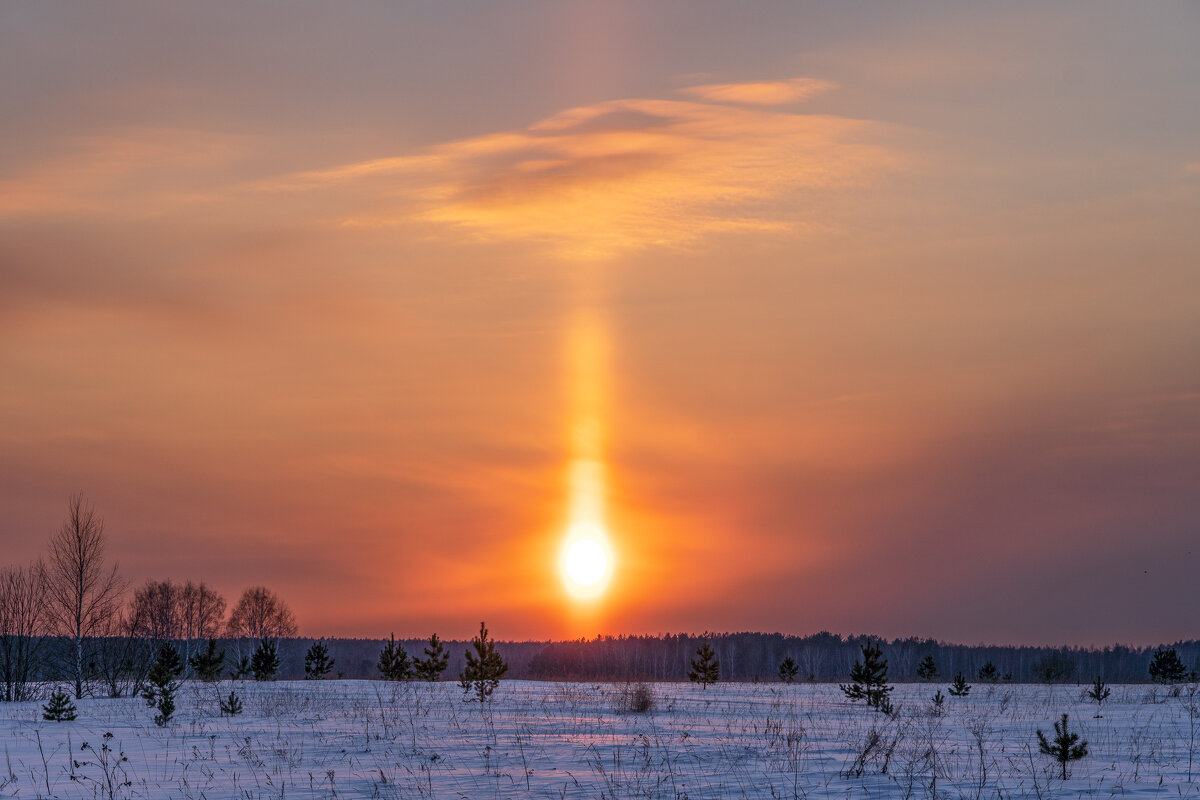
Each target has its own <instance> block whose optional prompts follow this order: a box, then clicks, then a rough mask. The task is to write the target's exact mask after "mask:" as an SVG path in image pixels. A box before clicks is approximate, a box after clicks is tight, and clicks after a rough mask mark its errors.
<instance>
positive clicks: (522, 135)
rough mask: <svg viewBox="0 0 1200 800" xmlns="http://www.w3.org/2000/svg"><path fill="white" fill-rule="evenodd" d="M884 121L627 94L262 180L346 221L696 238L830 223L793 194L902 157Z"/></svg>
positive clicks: (595, 243)
mask: <svg viewBox="0 0 1200 800" xmlns="http://www.w3.org/2000/svg"><path fill="white" fill-rule="evenodd" d="M787 83H789V84H790V82H787ZM799 90H800V89H798V88H796V89H793V91H799ZM883 130H884V129H883V126H881V125H879V124H877V123H873V122H869V121H862V120H854V119H846V118H843V117H836V116H822V115H799V114H790V113H781V112H777V111H766V110H761V109H755V108H738V107H731V106H727V105H718V104H714V103H699V102H690V101H689V102H681V101H671V100H659V99H629V100H616V101H612V102H606V103H600V104H596V105H592V106H586V107H581V108H573V109H570V110H567V111H563V112H561V113H559V114H556V115H554V116H551V117H549V118H547V119H544V120H542V121H540V122H537V123H535V124H533V125H530V126H528V127H527V128H525V129H523V130H516V131H503V132H498V133H493V134H487V135H483V136H478V137H473V138H470V139H463V140H459V141H454V142H448V143H445V144H441V145H436V146H433V147H430V148H428V149H426V150H425V151H423V152H420V153H416V154H412V155H407V156H400V157H388V158H381V159H375V160H370V161H364V162H361V163H354V164H346V165H342V166H339V167H337V168H334V169H330V170H324V171H317V172H305V173H297V174H293V175H288V176H284V177H282V178H280V179H277V180H272V181H270V182H267V183H265V184H260V185H259V189H261V190H267V191H281V190H286V191H289V192H290V191H295V190H304V189H308V190H311V191H322V192H329V193H330V196H331V197H332V196H338V197H342V198H344V199H345V200H346V203H345V205H344V207H343V209H342V213H341V215H340V216H339V220H340V222H341V224H343V225H348V226H368V227H380V226H389V225H403V224H408V223H410V222H411V221H412V220H413V219H418V220H421V221H426V222H437V223H442V224H445V225H448V226H453V227H455V228H459V229H461V230H466V231H469V232H470V233H471V234H472V235H473V236H475V237H480V238H486V239H522V240H535V241H542V242H546V243H548V244H549V245H550V246H552V247H553V248H554V249H555V250H556V251H558V252H559V253H560V254H564V255H570V256H576V257H594V256H603V255H609V254H612V253H614V252H619V251H623V250H629V249H637V248H643V247H647V246H652V245H659V246H668V247H686V246H688V245H689V244H691V243H693V242H694V241H695V240H696V239H697V237H699V236H701V235H704V234H707V233H713V232H721V231H764V230H768V231H794V230H797V229H802V228H805V227H808V226H820V225H822V224H824V222H825V221H824V220H821V219H815V218H811V217H805V216H804V215H798V214H796V213H795V210H794V209H792V208H790V207H789V205H788V204H787V202H786V200H787V199H788V197H789V196H791V195H795V194H797V193H801V192H805V191H817V190H825V189H833V188H839V187H846V186H853V185H862V184H864V183H867V182H869V181H871V180H872V179H873V178H874V177H876V176H877V175H878V174H879V173H880V172H881V171H883V170H887V169H891V168H895V167H897V166H898V165H900V164H901V163H902V161H903V159H902V157H901V156H900V154H899V153H898V152H897V151H895V150H893V149H890V148H889V147H887V146H885V145H884V144H882V141H883V138H884V137H883Z"/></svg>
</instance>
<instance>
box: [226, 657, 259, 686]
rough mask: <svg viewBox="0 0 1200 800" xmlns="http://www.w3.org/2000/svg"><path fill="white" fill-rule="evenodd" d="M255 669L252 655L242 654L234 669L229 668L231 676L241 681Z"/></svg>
mask: <svg viewBox="0 0 1200 800" xmlns="http://www.w3.org/2000/svg"><path fill="white" fill-rule="evenodd" d="M253 671H254V669H253V667H251V665H250V656H242V657H241V658H239V659H238V660H237V661H236V662H235V663H234V665H233V669H231V670H229V677H230V678H232V679H233V680H235V681H240V680H242V679H243V678H246V677H248V676H249V675H250V674H251V673H252V672H253Z"/></svg>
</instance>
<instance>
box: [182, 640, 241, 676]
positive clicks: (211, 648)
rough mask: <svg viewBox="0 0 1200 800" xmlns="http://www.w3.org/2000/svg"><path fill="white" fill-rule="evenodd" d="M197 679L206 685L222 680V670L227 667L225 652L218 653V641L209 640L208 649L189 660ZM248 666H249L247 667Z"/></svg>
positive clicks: (198, 652)
mask: <svg viewBox="0 0 1200 800" xmlns="http://www.w3.org/2000/svg"><path fill="white" fill-rule="evenodd" d="M188 663H189V664H191V666H192V669H194V670H196V677H197V678H199V679H200V680H202V681H204V682H205V683H213V682H215V681H219V680H220V679H221V669H222V668H223V667H224V666H225V651H224V650H221V651H219V652H218V651H217V640H216V639H209V640H208V647H207V648H206V649H204V650H198V651H197V652H196V653H194V654H193V655H192V657H191V658H189V659H188ZM247 666H248V665H247Z"/></svg>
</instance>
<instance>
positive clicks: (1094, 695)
mask: <svg viewBox="0 0 1200 800" xmlns="http://www.w3.org/2000/svg"><path fill="white" fill-rule="evenodd" d="M1111 694H1112V690H1111V689H1109V688H1108V684H1106V683H1105V682H1104V679H1103V678H1101V677H1100V676H1099V675H1097V676H1096V682H1095V683H1094V684H1092V688H1091V689H1089V690H1088V693H1087V696H1088V697H1089V698H1090V699H1091V700H1093V701H1094V702H1095V703H1096V719H1099V718H1100V708H1101V706H1103V705H1104V701H1105V700H1107V699H1108V697H1109V695H1111Z"/></svg>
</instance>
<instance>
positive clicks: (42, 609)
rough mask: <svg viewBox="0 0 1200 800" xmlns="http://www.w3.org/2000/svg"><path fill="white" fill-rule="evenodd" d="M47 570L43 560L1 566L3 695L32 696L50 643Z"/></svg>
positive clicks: (10, 699)
mask: <svg viewBox="0 0 1200 800" xmlns="http://www.w3.org/2000/svg"><path fill="white" fill-rule="evenodd" d="M45 594H46V591H45V570H44V568H43V566H42V564H41V562H34V563H33V564H30V565H29V566H28V567H4V568H3V569H0V681H2V682H3V684H4V697H3V699H4V700H5V701H8V702H13V701H18V700H29V699H30V698H31V697H32V696H33V693H32V692H31V691H30V689H29V684H30V683H32V682H33V681H34V680H36V679H37V677H38V672H39V671H40V669H41V667H42V655H43V653H42V650H43V646H44V645H45V643H46V639H45V636H44V634H45V633H46V606H45V603H44V600H45Z"/></svg>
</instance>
